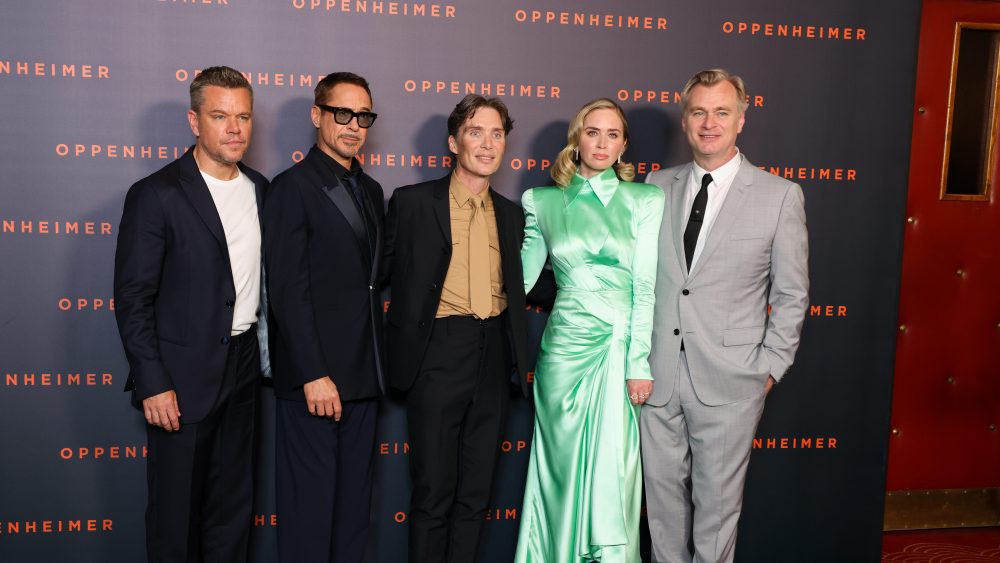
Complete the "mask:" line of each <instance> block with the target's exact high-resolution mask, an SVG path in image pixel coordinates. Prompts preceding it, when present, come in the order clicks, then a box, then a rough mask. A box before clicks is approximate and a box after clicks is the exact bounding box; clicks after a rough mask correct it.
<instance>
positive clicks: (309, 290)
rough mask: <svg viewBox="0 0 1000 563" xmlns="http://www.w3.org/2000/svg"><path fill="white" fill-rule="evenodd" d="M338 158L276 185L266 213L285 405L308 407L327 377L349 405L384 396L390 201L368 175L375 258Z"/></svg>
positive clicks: (277, 374) (312, 158) (311, 164)
mask: <svg viewBox="0 0 1000 563" xmlns="http://www.w3.org/2000/svg"><path fill="white" fill-rule="evenodd" d="M329 158H330V157H328V156H326V155H325V154H323V153H321V152H320V151H319V149H317V148H316V147H313V148H312V150H310V151H309V153H308V154H307V155H306V157H305V158H304V159H303V160H302V161H301V162H299V163H298V164H296V165H294V166H292V167H291V168H289V169H288V170H285V171H284V172H282V173H281V174H279V175H278V176H276V177H275V178H274V181H273V182H272V183H271V188H270V190H269V192H268V196H267V205H266V206H265V209H264V249H265V252H266V254H267V256H268V262H267V274H268V275H267V277H268V294H269V296H270V302H271V319H272V322H271V323H270V336H271V341H270V342H271V360H272V362H273V366H274V389H275V393H276V394H277V396H278V397H280V398H283V399H293V400H299V401H304V400H305V395H304V393H303V391H302V386H303V385H304V384H305V383H308V382H310V381H313V380H315V379H318V378H320V377H322V376H324V375H325V376H329V377H330V378H331V379H332V380H333V382H334V383H335V384H336V385H337V391H338V393H339V394H340V398H341V400H345V401H350V400H357V399H367V398H373V397H377V396H378V395H380V393H381V388H382V384H381V381H382V296H381V289H380V287H381V286H380V285H379V283H378V280H377V275H376V274H377V272H378V269H379V263H378V262H379V259H380V257H381V247H382V219H383V216H384V202H385V196H384V195H383V193H382V186H381V185H379V183H378V182H376V181H375V180H373V179H372V178H371V177H369V176H368V175H367V174H364V173H361V174H360V175H359V176H358V180H359V182H360V184H361V186H362V187H363V188H364V189H365V190H366V191H367V194H368V198H369V201H370V202H371V203H372V204H373V205H372V207H373V209H372V211H373V212H374V214H375V219H376V221H375V222H376V225H377V232H376V233H375V237H374V238H375V247H376V248H375V253H374V259H373V257H372V253H371V251H370V249H369V246H368V245H369V242H368V239H367V234H366V232H365V226H364V220H363V218H362V217H361V214H360V213H359V212H358V208H357V206H356V205H355V203H354V200H353V199H352V196H351V195H350V193H349V192H348V190H349V188H348V187H347V186H345V185H344V184H343V181H342V180H341V179H340V178H337V177H336V175H335V174H334V173H333V170H332V169H331V167H330V163H328V162H324V159H329Z"/></svg>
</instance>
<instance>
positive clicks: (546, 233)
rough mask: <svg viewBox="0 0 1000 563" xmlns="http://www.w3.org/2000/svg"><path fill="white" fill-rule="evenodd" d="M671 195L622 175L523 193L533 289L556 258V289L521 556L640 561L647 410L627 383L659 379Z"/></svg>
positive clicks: (545, 340)
mask: <svg viewBox="0 0 1000 563" xmlns="http://www.w3.org/2000/svg"><path fill="white" fill-rule="evenodd" d="M663 201H664V196H663V192H662V191H661V190H660V189H659V188H658V187H656V186H652V185H647V184H636V183H631V182H621V181H619V180H618V178H617V177H616V176H615V173H614V170H612V169H608V170H605V171H604V172H603V173H601V174H599V175H597V176H594V177H592V178H591V179H589V180H587V179H584V178H583V177H581V176H579V175H576V176H574V178H573V180H572V181H571V182H570V185H569V186H567V187H566V188H559V187H544V188H534V189H532V190H528V191H527V192H525V194H524V196H523V198H522V204H523V207H524V213H525V237H524V243H523V245H522V247H521V260H522V261H523V264H524V279H525V287H526V288H527V289H530V288H531V287H533V286H534V284H535V282H536V281H537V279H538V276H539V274H540V272H541V270H542V267H543V266H544V264H545V262H546V258H549V259H550V261H551V264H552V268H553V271H554V274H555V278H556V284H557V287H558V293H557V294H556V302H555V306H554V307H553V309H552V312H551V314H550V316H549V319H548V324H547V325H546V327H545V332H544V334H543V335H542V342H541V349H540V352H539V355H538V361H537V363H536V366H535V383H534V397H535V429H534V437H533V440H532V445H531V458H530V460H529V462H528V477H527V484H526V486H525V493H524V503H523V505H522V509H521V529H520V534H519V537H518V545H517V553H516V557H515V561H517V562H519V563H528V562H531V563H569V562H588V561H601V562H604V563H608V562H611V563H617V562H628V563H632V562H636V563H638V562H639V561H640V559H639V511H640V504H641V498H642V467H641V462H640V453H639V408H638V407H635V406H633V405H632V404H631V403H630V402H629V399H628V393H627V390H626V386H625V380H626V379H652V376H651V374H650V369H649V362H648V356H649V347H650V336H651V331H652V321H653V289H654V287H655V277H656V257H657V239H658V237H659V230H660V221H661V219H662V217H663V205H664V204H663Z"/></svg>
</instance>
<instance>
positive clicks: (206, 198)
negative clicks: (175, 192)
mask: <svg viewBox="0 0 1000 563" xmlns="http://www.w3.org/2000/svg"><path fill="white" fill-rule="evenodd" d="M178 163H179V165H180V183H181V189H182V190H183V191H184V195H185V196H186V197H187V198H188V201H190V202H191V205H192V206H193V207H194V209H195V211H197V212H198V215H199V216H200V217H201V220H202V221H203V222H204V223H205V226H206V227H208V230H209V231H210V232H211V233H212V236H214V237H215V241H216V242H217V243H218V244H219V250H220V251H222V254H223V256H225V257H226V266H228V267H229V268H230V269H232V266H230V263H229V246H228V245H227V244H226V232H225V231H224V230H223V228H222V219H221V218H220V217H219V210H218V209H216V207H215V201H214V200H212V194H211V193H210V192H209V191H208V184H206V183H205V179H204V178H202V177H201V171H199V170H198V163H196V162H195V160H194V147H191V148H190V149H188V151H187V152H186V153H184V155H183V156H181V158H180V160H179V161H178Z"/></svg>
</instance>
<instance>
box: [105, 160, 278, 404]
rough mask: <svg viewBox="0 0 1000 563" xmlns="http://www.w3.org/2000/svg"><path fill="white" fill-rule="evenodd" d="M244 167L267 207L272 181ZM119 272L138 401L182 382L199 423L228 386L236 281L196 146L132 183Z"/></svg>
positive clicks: (118, 306)
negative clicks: (196, 157) (225, 383)
mask: <svg viewBox="0 0 1000 563" xmlns="http://www.w3.org/2000/svg"><path fill="white" fill-rule="evenodd" d="M239 166H240V170H242V171H243V173H244V174H246V175H247V176H248V177H249V178H250V180H251V181H252V182H253V183H254V188H255V189H256V193H257V209H258V213H259V212H260V208H261V204H262V202H263V198H264V192H265V190H266V188H267V179H265V178H264V177H263V176H261V175H260V174H259V173H257V172H256V171H255V170H252V169H250V168H248V167H246V166H243V165H242V164H240V165H239ZM114 278H115V279H114V285H115V290H114V293H115V319H116V320H117V321H118V332H119V334H120V335H121V339H122V344H124V346H125V356H126V358H127V359H128V363H129V376H128V381H127V382H126V383H125V390H126V391H132V402H133V403H134V404H135V406H136V407H141V403H142V400H143V399H146V398H148V397H151V396H153V395H157V394H159V393H163V392H164V391H169V390H171V389H173V390H174V391H175V392H176V393H177V400H178V406H179V407H180V411H181V414H182V415H183V417H184V421H185V422H188V423H193V422H199V421H200V420H202V419H203V418H204V417H205V416H206V415H208V414H209V412H210V411H211V409H212V406H213V405H214V404H215V399H216V397H217V395H218V392H219V388H220V386H221V384H222V376H223V371H224V370H225V364H226V353H227V350H228V348H229V346H228V345H229V340H230V333H231V332H232V325H233V305H234V303H235V301H236V289H235V287H234V285H233V273H232V267H231V266H230V263H229V249H228V247H227V245H226V234H225V231H223V228H222V220H221V219H220V218H219V212H218V211H217V210H216V207H215V202H214V201H213V200H212V194H211V193H209V191H208V186H207V185H206V184H205V180H204V179H203V178H202V176H201V172H200V171H199V170H198V165H197V163H196V162H195V160H194V154H193V151H192V150H188V152H187V153H185V154H184V155H183V156H181V157H180V158H179V159H177V160H175V161H173V162H171V163H170V164H168V165H166V166H164V167H163V168H161V169H160V170H159V171H157V172H155V173H153V174H152V175H150V176H147V177H146V178H143V179H142V180H139V181H138V182H136V183H135V184H133V185H132V187H131V188H129V190H128V195H126V196H125V208H124V211H123V212H122V221H121V224H120V225H119V227H118V248H117V250H116V252H115V277H114Z"/></svg>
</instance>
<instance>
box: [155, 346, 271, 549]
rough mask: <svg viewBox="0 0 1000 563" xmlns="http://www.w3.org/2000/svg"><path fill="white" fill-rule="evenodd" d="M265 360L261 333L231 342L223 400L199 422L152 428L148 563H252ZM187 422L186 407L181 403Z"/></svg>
mask: <svg viewBox="0 0 1000 563" xmlns="http://www.w3.org/2000/svg"><path fill="white" fill-rule="evenodd" d="M259 386H260V352H259V350H258V348H257V329H256V327H252V328H251V329H250V330H248V331H246V332H244V333H243V334H240V335H237V336H234V337H232V340H230V342H229V351H228V355H227V357H226V371H225V374H224V375H223V381H222V386H221V388H220V390H219V396H218V398H217V399H216V401H215V406H214V407H213V408H212V411H211V412H210V413H209V415H208V416H206V417H205V418H204V419H203V420H201V421H200V422H196V423H192V424H185V423H184V421H183V417H182V419H181V427H180V430H177V431H175V432H167V431H165V430H163V429H162V428H158V427H155V426H150V425H146V437H147V441H148V452H147V456H148V457H147V459H146V480H147V485H148V491H149V504H148V506H147V507H146V554H147V557H148V560H149V562H150V563H168V562H169V563H201V562H204V563H216V562H218V561H226V562H243V561H246V560H247V544H248V542H249V539H250V526H251V524H252V510H253V478H254V461H253V460H254V444H255V431H254V429H255V422H256V417H257V392H258V389H259ZM178 403H179V405H178V406H179V407H180V411H181V414H182V415H183V413H184V401H183V399H182V398H179V399H178Z"/></svg>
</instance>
